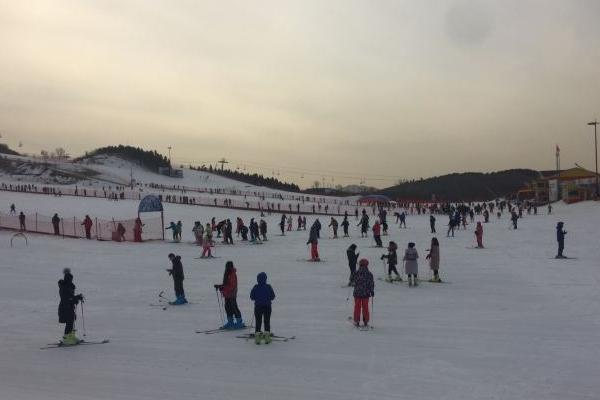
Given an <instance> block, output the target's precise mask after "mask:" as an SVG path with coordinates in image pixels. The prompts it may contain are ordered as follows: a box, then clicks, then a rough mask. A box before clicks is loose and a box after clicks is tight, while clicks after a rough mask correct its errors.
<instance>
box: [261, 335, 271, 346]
mask: <svg viewBox="0 0 600 400" xmlns="http://www.w3.org/2000/svg"><path fill="white" fill-rule="evenodd" d="M263 339H264V340H265V344H269V343H271V332H265V333H263Z"/></svg>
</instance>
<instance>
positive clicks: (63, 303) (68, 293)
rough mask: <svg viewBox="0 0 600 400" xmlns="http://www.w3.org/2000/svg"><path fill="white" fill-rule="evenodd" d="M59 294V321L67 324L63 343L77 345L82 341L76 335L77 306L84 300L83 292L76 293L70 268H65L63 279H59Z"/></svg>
mask: <svg viewBox="0 0 600 400" xmlns="http://www.w3.org/2000/svg"><path fill="white" fill-rule="evenodd" d="M58 294H59V296H60V303H59V305H58V322H59V323H60V324H66V325H65V331H64V335H63V339H62V343H63V344H65V345H75V344H78V343H79V342H80V340H79V338H78V337H77V336H76V335H75V329H74V324H75V319H76V318H77V317H76V315H75V307H76V306H77V304H78V303H79V302H82V303H83V301H84V297H83V295H82V294H78V295H75V285H74V284H73V275H72V274H71V270H70V269H69V268H65V269H64V270H63V279H61V280H59V281H58Z"/></svg>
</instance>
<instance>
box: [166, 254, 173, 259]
mask: <svg viewBox="0 0 600 400" xmlns="http://www.w3.org/2000/svg"><path fill="white" fill-rule="evenodd" d="M167 257H169V259H172V258H174V257H175V254H173V253H169V255H168V256H167Z"/></svg>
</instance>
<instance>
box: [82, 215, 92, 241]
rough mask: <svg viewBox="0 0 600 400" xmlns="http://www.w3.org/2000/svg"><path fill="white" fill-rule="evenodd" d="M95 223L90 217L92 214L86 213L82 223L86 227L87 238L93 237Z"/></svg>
mask: <svg viewBox="0 0 600 400" xmlns="http://www.w3.org/2000/svg"><path fill="white" fill-rule="evenodd" d="M93 224H94V223H93V222H92V219H91V218H90V216H89V215H86V216H85V219H84V220H83V222H82V223H81V225H83V228H84V229H85V238H86V239H91V238H92V225H93Z"/></svg>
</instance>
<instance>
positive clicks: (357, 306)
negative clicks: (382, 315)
mask: <svg viewBox="0 0 600 400" xmlns="http://www.w3.org/2000/svg"><path fill="white" fill-rule="evenodd" d="M361 309H362V316H363V322H365V323H368V322H369V298H368V297H355V298H354V322H360V310H361Z"/></svg>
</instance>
